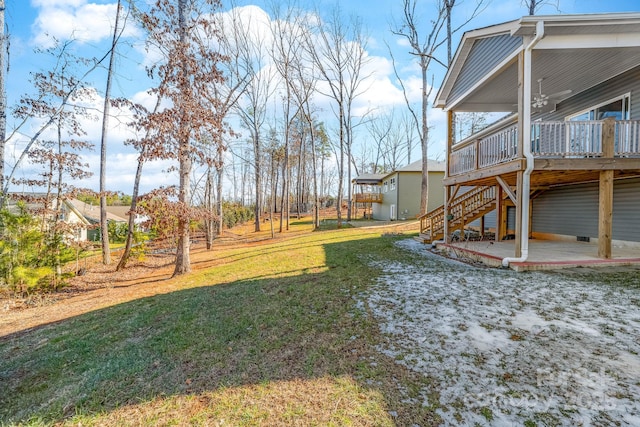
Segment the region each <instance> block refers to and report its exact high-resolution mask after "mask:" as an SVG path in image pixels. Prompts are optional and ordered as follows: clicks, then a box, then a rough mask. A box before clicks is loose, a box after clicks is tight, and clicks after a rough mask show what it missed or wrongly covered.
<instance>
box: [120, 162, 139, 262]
mask: <svg viewBox="0 0 640 427" xmlns="http://www.w3.org/2000/svg"><path fill="white" fill-rule="evenodd" d="M143 164H144V160H143V157H142V154H140V156H138V167H137V168H136V177H135V179H134V181H133V195H132V196H131V209H130V212H129V224H128V225H129V226H128V230H127V241H126V242H125V245H124V251H123V252H122V256H121V257H120V261H119V262H118V265H117V266H116V271H120V270H122V269H123V268H125V267H126V266H127V262H128V261H129V257H130V256H131V248H132V247H133V238H134V232H135V227H136V222H135V220H136V213H135V212H136V209H137V207H138V193H139V191H140V179H141V178H142V165H143Z"/></svg>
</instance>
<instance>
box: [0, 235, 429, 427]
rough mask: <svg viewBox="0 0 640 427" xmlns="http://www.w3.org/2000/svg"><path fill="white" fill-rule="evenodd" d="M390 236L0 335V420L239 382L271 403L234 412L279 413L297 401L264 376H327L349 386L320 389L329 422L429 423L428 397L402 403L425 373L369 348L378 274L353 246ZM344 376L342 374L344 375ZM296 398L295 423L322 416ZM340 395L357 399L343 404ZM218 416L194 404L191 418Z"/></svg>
mask: <svg viewBox="0 0 640 427" xmlns="http://www.w3.org/2000/svg"><path fill="white" fill-rule="evenodd" d="M393 240H394V239H393V238H380V237H375V238H367V239H360V240H354V241H348V242H332V243H326V244H324V252H325V259H326V268H327V269H326V271H324V272H322V273H314V274H300V275H296V276H292V277H282V278H267V279H252V280H244V281H239V282H234V283H229V284H224V285H217V286H204V287H198V288H193V289H187V290H182V291H177V292H172V293H168V294H162V295H156V296H153V297H146V298H141V299H137V300H134V301H131V302H127V303H123V304H120V305H117V306H113V307H109V308H105V309H101V310H97V311H93V312H90V313H87V314H84V315H81V316H77V317H74V318H70V319H67V320H64V321H61V322H57V323H55V324H50V325H47V326H43V327H39V328H35V329H32V330H29V331H25V332H22V333H18V334H14V335H12V336H7V337H4V338H0V360H1V362H0V389H1V390H3V392H2V394H0V424H2V423H24V422H29V421H33V420H34V419H36V420H41V421H43V422H45V423H57V422H61V421H63V420H65V419H68V418H70V417H74V416H76V417H77V416H78V415H76V414H89V415H84V416H85V417H87V416H88V417H89V420H90V421H91V419H92V418H91V417H95V416H100V417H103V416H106V417H108V416H109V414H110V413H112V412H117V411H119V410H121V408H123V407H127V406H133V407H136V406H137V405H140V404H141V402H142V403H144V402H147V403H146V405H147V406H148V405H149V404H148V402H152V401H154V400H158V399H169V400H171V399H173V398H178V399H181V398H190V397H194V396H195V397H198V396H199V397H200V398H201V399H202V398H204V397H206V398H207V399H211V393H212V392H213V393H217V396H218V397H220V394H222V395H223V396H225V395H226V394H229V393H231V394H233V393H234V392H233V390H236V389H237V388H242V387H246V386H250V387H253V386H256V387H260V386H266V385H270V386H267V388H265V389H264V390H263V391H262V392H261V393H263V394H264V393H266V401H265V402H269V403H268V404H267V406H273V405H275V406H273V407H271V408H266V409H264V408H263V409H264V410H262V409H261V411H258V413H249V414H247V413H240V414H239V415H238V417H240V418H238V419H237V421H238V422H240V421H242V422H243V423H244V422H245V421H246V422H256V423H258V424H260V422H258V421H261V422H262V424H263V425H267V424H270V423H271V422H275V423H282V422H284V421H282V418H279V417H281V416H283V414H284V415H287V414H288V413H289V412H290V411H292V409H291V408H289V406H290V405H289V404H288V403H287V402H286V401H285V402H278V401H277V399H271V400H270V399H269V393H270V391H269V387H277V385H275V386H274V384H280V383H287V384H298V385H300V384H303V385H301V386H300V387H301V389H303V390H304V389H305V388H306V389H307V391H306V392H308V393H310V394H313V393H314V390H312V389H313V388H314V387H316V385H314V384H320V383H321V384H324V385H322V386H321V387H320V388H321V389H322V387H326V386H327V385H326V381H325V380H326V379H327V378H329V379H331V381H330V382H331V383H332V384H333V385H335V387H338V389H340V388H342V389H343V390H342V391H343V392H344V393H346V394H347V395H346V396H342V395H341V393H338V392H336V391H335V390H334V392H330V391H329V392H323V393H324V395H326V396H324V395H323V399H324V400H323V401H324V402H325V403H327V405H328V406H327V408H333V409H327V410H326V411H325V412H331V411H333V412H334V414H330V413H327V414H324V415H326V416H327V417H329V418H323V416H324V415H323V416H320V419H321V420H328V421H330V422H333V423H338V424H343V423H347V422H350V423H352V424H354V425H391V424H393V423H394V422H397V423H398V424H412V423H417V424H420V425H430V424H434V423H435V420H436V418H435V415H434V414H433V413H432V412H431V410H429V409H428V408H424V407H422V406H421V405H407V404H403V403H402V400H403V399H404V400H406V399H408V398H409V399H410V398H415V397H417V396H418V395H419V393H420V390H419V389H418V387H417V386H416V384H419V383H420V382H421V381H424V379H420V378H417V377H416V376H415V374H412V373H411V372H408V371H407V370H405V369H404V368H402V367H400V366H399V365H397V364H396V363H394V361H393V360H390V359H389V358H387V357H385V356H383V355H381V354H379V353H378V352H376V351H375V345H376V344H378V343H379V341H380V340H381V339H383V337H381V336H380V335H379V333H378V328H377V325H376V324H375V323H374V322H373V320H372V319H371V318H369V317H368V316H367V314H366V311H365V308H364V307H363V306H361V305H359V304H358V302H357V300H358V295H359V294H360V293H361V292H363V291H366V288H367V286H369V285H370V284H371V283H372V281H373V280H374V278H375V274H376V272H375V270H374V268H373V267H371V266H370V265H367V264H366V263H363V262H362V261H361V257H360V255H359V254H360V253H362V252H363V250H364V248H366V252H367V253H368V254H369V255H368V256H375V257H380V259H383V258H393V257H394V256H397V255H394V254H396V253H397V249H396V248H395V247H394V245H393ZM373 254H375V255H373ZM283 256H287V255H286V254H283ZM238 268H242V266H241V265H239V266H238ZM214 272H215V271H214ZM345 378H347V383H348V385H347V386H345V385H344V384H343V385H340V384H341V383H340V382H341V381H345V380H344V379H345ZM300 381H302V383H300ZM318 381H320V382H318ZM335 381H337V382H335ZM334 382H335V383H334ZM333 385H332V386H331V387H333ZM345 387H346V388H345ZM399 389H400V390H402V393H400V392H399ZM316 392H317V393H319V392H318V390H316ZM271 393H275V392H274V391H271ZM317 393H316V394H317ZM332 393H333V394H332ZM376 396H378V397H376ZM299 397H300V393H298V398H299ZM221 399H223V400H224V399H227V400H226V401H225V402H226V403H225V402H222V403H221V402H217V404H216V405H217V406H216V407H217V408H218V409H216V411H219V410H220V405H222V406H224V405H225V404H226V405H231V406H233V402H234V401H235V402H236V405H243V403H242V401H243V400H242V399H239V400H237V398H236V400H234V399H233V398H230V397H228V396H227V397H226V398H224V397H223V398H221ZM272 400H273V401H272ZM301 402H302V403H301V405H302V407H301V408H298V409H297V411H298V412H296V410H293V413H292V414H289V415H288V416H290V417H292V418H290V420H291V421H292V422H293V423H295V420H296V419H297V418H296V417H299V418H302V419H304V417H305V415H304V414H305V413H306V414H307V415H306V416H311V417H312V418H313V419H311V420H307V421H308V422H307V423H313V422H314V420H315V421H316V422H317V421H318V418H317V417H318V415H317V414H316V415H311V414H313V413H312V412H309V411H310V408H304V402H305V400H304V398H303V399H302V401H301ZM346 402H351V403H350V404H355V407H353V408H350V409H348V410H346V409H344V408H343V409H344V410H343V411H342V412H340V411H337V409H338V408H340V407H342V406H344V405H345V404H346ZM264 404H265V403H264V402H263V403H261V404H260V405H264ZM340 405H342V406H340ZM178 406H180V405H178ZM311 406H313V405H311ZM149 410H150V411H151V412H152V413H153V412H154V411H157V409H154V408H153V407H152V408H151V409H149ZM265 410H266V411H267V412H266V415H265V412H264V411H265ZM141 411H142V412H143V413H144V410H143V409H140V408H138V409H136V412H141ZM176 411H177V413H178V414H179V415H177V420H178V422H179V423H180V422H184V423H192V421H190V419H191V418H190V417H192V416H193V414H180V412H181V409H180V407H178V408H177V409H176ZM189 411H193V408H192V409H190V410H189ZM189 411H186V412H189ZM234 411H235V412H237V408H235V409H234V408H229V409H228V411H227V412H225V411H222V413H221V416H222V417H227V418H226V419H227V420H229V417H231V419H232V420H233V416H232V415H231V414H232V413H235V412H234ZM269 411H270V412H271V415H269V413H270V412H269ZM287 411H289V412H287ZM183 412H184V411H183ZM216 413H217V412H216ZM274 413H277V414H278V415H274ZM95 414H101V415H95ZM211 414H212V412H211V410H200V412H199V413H198V411H197V410H196V416H201V417H205V418H207V417H208V416H211ZM296 414H297V415H296ZM390 414H393V416H394V417H392V416H391V415H390ZM147 415H149V414H147ZM153 416H154V415H153V414H152V415H151V418H148V419H151V420H153ZM332 416H338V418H337V419H333V418H331V417H332ZM181 417H183V418H181ZM89 423H91V422H89ZM93 423H101V421H96V420H95V419H94V420H93ZM151 423H153V421H151ZM196 424H198V423H197V422H196ZM204 424H207V422H204Z"/></svg>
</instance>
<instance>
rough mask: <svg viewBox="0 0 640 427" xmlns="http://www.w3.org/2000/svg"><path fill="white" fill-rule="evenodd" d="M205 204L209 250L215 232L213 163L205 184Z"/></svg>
mask: <svg viewBox="0 0 640 427" xmlns="http://www.w3.org/2000/svg"><path fill="white" fill-rule="evenodd" d="M204 205H205V207H206V209H207V216H206V218H205V220H204V232H205V240H206V244H207V250H208V251H210V250H211V247H212V246H213V238H214V235H215V232H214V229H213V228H214V224H215V221H214V217H213V213H214V206H213V205H214V204H213V169H212V168H211V165H210V164H209V165H207V178H206V180H205V184H204Z"/></svg>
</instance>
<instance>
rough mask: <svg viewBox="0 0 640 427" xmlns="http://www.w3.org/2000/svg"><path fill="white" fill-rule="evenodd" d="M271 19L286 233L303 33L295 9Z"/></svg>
mask: <svg viewBox="0 0 640 427" xmlns="http://www.w3.org/2000/svg"><path fill="white" fill-rule="evenodd" d="M274 15H275V19H274V20H273V25H272V32H273V39H274V40H273V47H272V50H271V58H272V60H273V63H274V65H275V68H276V69H277V71H278V74H279V75H280V80H281V82H282V84H281V86H280V89H281V102H282V126H283V139H284V143H283V150H284V151H283V155H284V161H283V163H282V187H281V189H282V191H281V199H280V218H281V220H280V232H282V231H283V229H285V228H286V229H287V230H289V213H290V210H291V206H290V197H289V196H290V188H291V187H290V185H291V176H290V174H291V169H290V163H289V161H290V155H289V154H290V153H289V152H290V148H291V143H292V137H293V136H294V135H293V134H294V132H295V123H294V122H295V120H296V117H297V116H298V113H299V111H300V109H301V105H300V104H299V103H296V102H295V98H294V94H295V92H296V85H297V82H296V77H297V74H296V64H297V62H298V61H299V58H300V56H301V55H302V53H303V48H304V46H303V44H302V41H303V39H304V35H305V31H304V27H303V22H302V19H301V16H299V15H297V14H296V11H295V9H294V8H289V9H288V10H287V11H286V12H285V13H284V14H283V13H282V11H281V10H280V9H279V8H276V9H275V10H274Z"/></svg>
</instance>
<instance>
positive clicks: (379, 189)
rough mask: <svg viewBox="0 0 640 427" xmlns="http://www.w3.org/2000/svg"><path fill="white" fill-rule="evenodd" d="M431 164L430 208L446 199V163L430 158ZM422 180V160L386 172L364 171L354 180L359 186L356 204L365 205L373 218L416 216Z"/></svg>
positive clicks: (385, 219) (388, 218)
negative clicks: (444, 181)
mask: <svg viewBox="0 0 640 427" xmlns="http://www.w3.org/2000/svg"><path fill="white" fill-rule="evenodd" d="M428 168H429V169H428V170H429V200H428V206H427V210H428V211H429V210H431V209H433V208H435V207H436V206H439V205H442V203H443V201H444V187H443V185H442V179H443V178H444V169H445V163H444V162H438V161H435V160H429V163H428ZM421 183H422V161H420V160H419V161H416V162H413V163H410V164H408V165H407V166H405V167H402V168H399V169H396V170H394V171H392V172H389V173H386V174H362V175H359V176H358V177H356V178H355V179H353V180H352V184H353V185H354V186H356V187H357V189H356V190H354V191H353V193H354V194H355V198H354V200H355V202H356V206H357V205H358V204H361V205H362V208H363V209H364V214H365V216H367V217H371V218H372V219H376V220H382V221H390V220H391V221H393V220H397V219H401V220H403V219H410V218H416V217H417V216H418V215H419V214H420V192H421ZM356 211H357V209H356ZM356 216H357V212H356Z"/></svg>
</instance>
